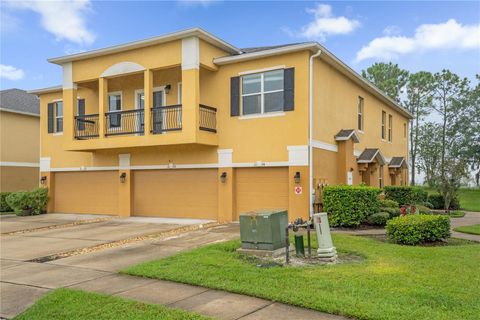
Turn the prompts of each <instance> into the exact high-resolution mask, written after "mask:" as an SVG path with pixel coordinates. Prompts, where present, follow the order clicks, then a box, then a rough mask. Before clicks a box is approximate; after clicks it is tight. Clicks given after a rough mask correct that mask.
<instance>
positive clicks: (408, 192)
mask: <svg viewBox="0 0 480 320" xmlns="http://www.w3.org/2000/svg"><path fill="white" fill-rule="evenodd" d="M384 192H385V199H387V200H393V201H396V202H398V204H400V205H405V204H416V203H424V202H426V201H427V199H428V192H427V191H425V190H424V189H423V188H420V187H411V186H385V187H384Z"/></svg>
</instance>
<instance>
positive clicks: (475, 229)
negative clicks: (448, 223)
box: [454, 224, 480, 235]
mask: <svg viewBox="0 0 480 320" xmlns="http://www.w3.org/2000/svg"><path fill="white" fill-rule="evenodd" d="M454 230H455V231H458V232H463V233H470V234H478V235H480V224H474V225H471V226H463V227H458V228H455V229H454Z"/></svg>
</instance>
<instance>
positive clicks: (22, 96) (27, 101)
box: [0, 89, 40, 115]
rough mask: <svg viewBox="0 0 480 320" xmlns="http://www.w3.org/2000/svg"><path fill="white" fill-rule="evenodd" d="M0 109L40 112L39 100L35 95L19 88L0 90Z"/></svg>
mask: <svg viewBox="0 0 480 320" xmlns="http://www.w3.org/2000/svg"><path fill="white" fill-rule="evenodd" d="M0 109H6V110H11V111H14V112H15V111H16V112H24V113H32V114H38V115H39V114H40V102H39V99H38V98H37V96H36V95H34V94H30V93H27V92H26V91H25V90H21V89H7V90H2V91H0Z"/></svg>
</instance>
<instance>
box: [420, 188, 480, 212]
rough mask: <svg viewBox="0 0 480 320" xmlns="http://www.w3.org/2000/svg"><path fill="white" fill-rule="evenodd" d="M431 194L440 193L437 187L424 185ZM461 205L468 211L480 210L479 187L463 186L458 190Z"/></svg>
mask: <svg viewBox="0 0 480 320" xmlns="http://www.w3.org/2000/svg"><path fill="white" fill-rule="evenodd" d="M424 188H425V190H427V191H428V193H429V194H432V193H438V192H437V191H436V190H435V189H432V188H429V187H424ZM458 197H459V200H460V206H461V207H462V209H464V210H467V211H477V212H480V189H479V188H461V189H460V190H459V191H458Z"/></svg>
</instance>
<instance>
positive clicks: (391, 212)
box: [380, 208, 400, 218]
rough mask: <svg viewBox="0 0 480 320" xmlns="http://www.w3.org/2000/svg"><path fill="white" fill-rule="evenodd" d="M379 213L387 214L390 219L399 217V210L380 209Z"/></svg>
mask: <svg viewBox="0 0 480 320" xmlns="http://www.w3.org/2000/svg"><path fill="white" fill-rule="evenodd" d="M380 211H382V212H386V213H388V214H389V215H390V218H395V217H398V216H399V215H400V208H380Z"/></svg>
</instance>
